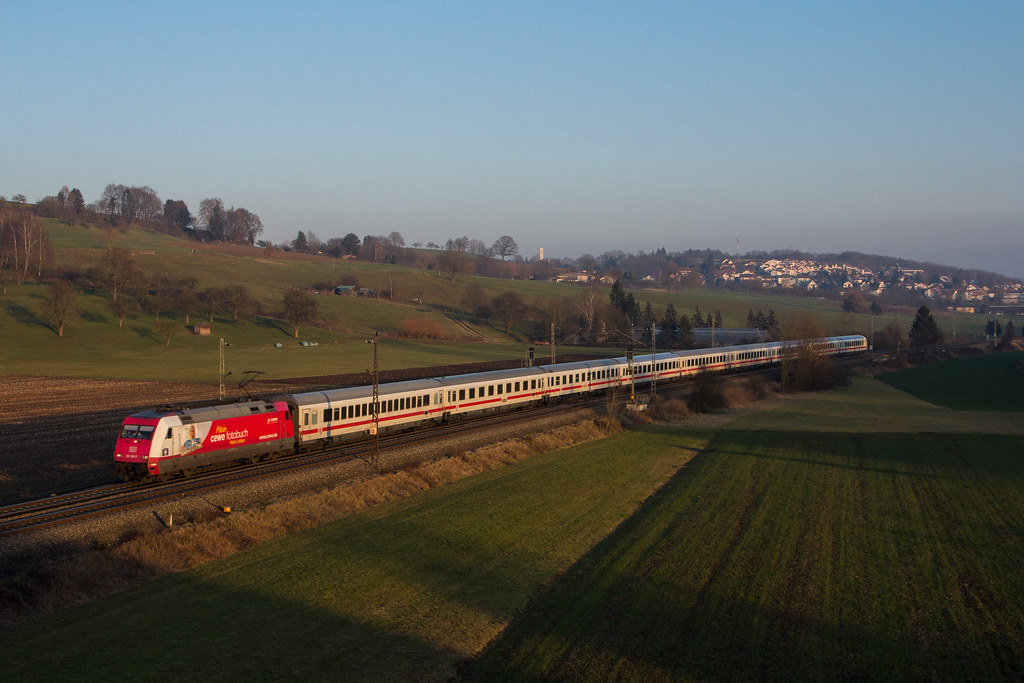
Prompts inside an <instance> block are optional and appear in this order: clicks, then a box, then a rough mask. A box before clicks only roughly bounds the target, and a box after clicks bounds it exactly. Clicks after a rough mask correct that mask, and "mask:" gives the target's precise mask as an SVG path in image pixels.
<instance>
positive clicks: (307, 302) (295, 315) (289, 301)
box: [282, 289, 317, 339]
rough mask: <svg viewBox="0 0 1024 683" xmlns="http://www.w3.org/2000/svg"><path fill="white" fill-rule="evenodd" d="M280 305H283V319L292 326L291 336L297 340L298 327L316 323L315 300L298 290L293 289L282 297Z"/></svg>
mask: <svg viewBox="0 0 1024 683" xmlns="http://www.w3.org/2000/svg"><path fill="white" fill-rule="evenodd" d="M282 303H283V305H284V319H285V320H287V321H288V322H290V323H291V324H292V329H293V334H292V336H293V337H295V338H296V339H298V338H299V325H306V324H309V323H313V322H315V321H316V318H317V305H316V300H315V299H313V297H311V296H310V295H309V294H307V293H306V292H304V291H302V290H300V289H293V290H291V291H289V292H288V293H287V294H285V295H284V301H283V302H282Z"/></svg>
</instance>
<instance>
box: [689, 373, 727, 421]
mask: <svg viewBox="0 0 1024 683" xmlns="http://www.w3.org/2000/svg"><path fill="white" fill-rule="evenodd" d="M728 407H729V401H728V399H727V398H726V397H725V392H724V391H723V390H722V381H721V379H720V378H718V377H716V376H714V375H712V374H711V373H706V372H705V373H701V374H700V375H698V377H697V383H696V385H695V386H694V387H693V393H691V394H690V411H691V412H694V413H710V412H713V411H715V410H722V409H723V408H728Z"/></svg>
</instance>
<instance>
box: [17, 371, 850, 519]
mask: <svg viewBox="0 0 1024 683" xmlns="http://www.w3.org/2000/svg"><path fill="white" fill-rule="evenodd" d="M866 358H868V355H865V356H862V357H861V362H863V361H864V359H866ZM843 360H848V361H854V360H856V359H852V358H851V359H843ZM777 372H778V368H777V367H771V368H759V369H752V370H746V371H741V372H735V373H730V375H729V376H730V377H743V376H751V375H765V374H772V373H777ZM693 382H694V380H692V379H689V380H684V381H682V382H679V381H659V382H657V384H656V389H657V393H658V394H659V395H662V396H664V395H670V394H673V393H677V392H679V393H682V392H686V391H688V390H689V388H690V387H691V386H692V384H693ZM630 393H631V392H630V389H629V388H628V387H622V388H620V389H619V390H618V392H617V393H616V395H615V398H614V399H610V398H609V395H607V394H605V395H602V396H586V397H583V398H576V399H569V400H567V401H565V402H561V403H556V404H552V405H543V406H537V407H533V408H529V409H520V410H513V411H509V412H504V413H492V414H488V415H483V416H477V417H472V418H464V419H462V420H459V421H456V422H453V423H450V424H441V425H437V426H434V427H431V428H428V429H419V430H415V431H408V432H402V433H397V434H388V435H382V436H380V437H379V438H378V439H377V440H375V439H374V438H373V437H371V438H367V439H362V440H358V441H349V442H345V443H342V444H339V445H335V446H333V447H330V448H328V449H326V450H323V451H316V452H309V453H302V454H295V455H289V456H286V457H283V458H280V459H278V460H273V461H269V462H261V463H257V464H254V465H236V466H230V467H225V468H222V469H214V470H211V471H208V472H204V473H202V474H200V475H198V476H193V477H189V478H181V479H173V480H171V481H168V482H164V483H158V484H146V485H134V484H126V483H122V482H118V483H110V484H105V485H101V486H96V487H92V488H88V489H83V490H77V491H70V492H65V493H60V494H54V495H51V496H49V497H47V498H41V499H37V500H31V501H24V502H19V503H16V504H12V505H6V506H3V507H0V538H4V537H9V536H15V535H18V534H25V533H28V532H32V531H39V530H42V529H46V528H50V527H55V526H59V525H63V524H70V523H73V522H77V521H81V520H85V519H89V518H94V517H100V516H103V515H110V514H113V513H116V512H121V511H125V510H131V509H135V508H141V507H144V506H152V505H156V504H159V503H164V502H167V501H174V500H179V499H185V498H189V497H200V498H203V499H204V500H205V495H207V494H212V493H214V492H216V491H217V490H219V489H223V488H225V487H227V486H230V485H232V484H236V483H239V482H242V481H250V482H251V481H253V480H258V479H261V478H271V477H275V476H279V475H281V474H284V473H289V472H298V471H301V470H304V469H312V468H316V467H322V466H325V465H331V464H335V463H340V462H344V461H352V460H357V459H358V460H363V461H365V462H367V463H368V464H369V465H371V466H373V465H374V464H375V463H374V459H375V455H376V454H377V452H378V449H379V450H380V451H382V452H383V451H387V450H390V449H395V448H399V447H405V446H411V445H416V444H420V443H423V442H443V441H444V440H445V439H446V438H448V437H452V436H455V435H460V436H462V435H466V434H471V433H472V432H473V431H483V430H485V429H491V428H494V427H498V426H501V425H503V424H508V423H512V422H518V421H522V420H530V419H536V418H541V417H551V416H554V415H558V414H560V413H566V412H572V411H579V410H584V409H594V408H601V407H607V406H608V405H609V402H610V401H611V400H615V401H619V402H623V403H624V402H625V401H628V400H629V398H630ZM634 394H635V396H636V397H637V399H638V401H642V400H644V399H645V398H646V397H647V396H649V395H650V394H651V387H650V386H649V384H647V383H643V384H638V385H637V387H636V388H635V392H634ZM207 502H209V501H207ZM211 505H213V503H211ZM217 507H219V506H217Z"/></svg>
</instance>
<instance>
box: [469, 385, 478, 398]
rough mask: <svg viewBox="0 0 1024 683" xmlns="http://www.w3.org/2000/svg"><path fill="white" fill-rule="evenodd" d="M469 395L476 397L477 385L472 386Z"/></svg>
mask: <svg viewBox="0 0 1024 683" xmlns="http://www.w3.org/2000/svg"><path fill="white" fill-rule="evenodd" d="M469 397H470V398H476V387H470V388H469Z"/></svg>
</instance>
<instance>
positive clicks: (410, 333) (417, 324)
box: [402, 318, 444, 339]
mask: <svg viewBox="0 0 1024 683" xmlns="http://www.w3.org/2000/svg"><path fill="white" fill-rule="evenodd" d="M402 331H403V332H404V334H405V336H407V337H411V338H413V339H442V338H443V337H444V329H443V328H442V327H441V323H439V322H438V321H436V320H429V319H427V318H408V319H406V320H405V321H403V322H402Z"/></svg>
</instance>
